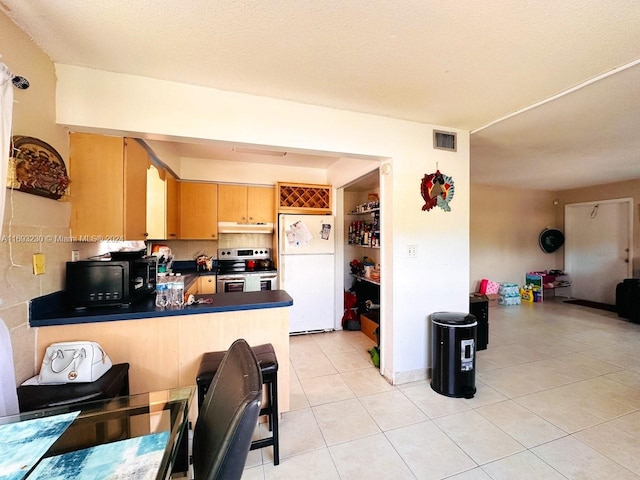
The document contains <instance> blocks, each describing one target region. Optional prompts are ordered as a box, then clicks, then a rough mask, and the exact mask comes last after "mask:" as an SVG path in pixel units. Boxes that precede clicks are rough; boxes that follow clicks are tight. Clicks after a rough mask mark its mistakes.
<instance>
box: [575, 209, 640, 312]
mask: <svg viewBox="0 0 640 480" xmlns="http://www.w3.org/2000/svg"><path fill="white" fill-rule="evenodd" d="M632 209H633V203H632V201H631V199H618V200H606V201H601V202H589V203H576V204H568V205H566V206H565V231H566V232H565V233H566V243H565V270H566V272H567V273H568V274H569V275H570V278H571V295H572V296H573V297H575V298H579V299H582V300H589V301H592V302H599V303H606V304H609V305H614V304H615V303H616V301H615V293H616V285H617V284H618V283H619V282H621V281H622V280H623V279H624V278H629V277H631V262H630V259H631V258H633V257H632V252H631V245H632V241H631V238H632V233H633V232H632V230H631V229H632V218H633V216H632V214H633V212H632Z"/></svg>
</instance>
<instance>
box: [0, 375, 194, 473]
mask: <svg viewBox="0 0 640 480" xmlns="http://www.w3.org/2000/svg"><path fill="white" fill-rule="evenodd" d="M194 393H195V387H182V388H175V389H169V390H161V391H156V392H149V393H142V394H138V395H129V396H120V397H116V398H112V399H106V400H99V401H94V402H86V403H76V404H73V405H67V406H64V407H57V408H47V409H43V410H35V411H31V412H25V413H21V414H18V415H12V416H6V417H0V480H5V479H6V480H20V479H23V478H24V479H29V480H35V479H47V480H58V479H59V480H62V479H70V478H73V479H78V480H85V479H86V480H89V479H90V480H99V479H101V478H114V479H115V478H118V479H119V478H122V479H125V478H126V479H130V478H135V479H167V478H170V477H171V475H172V472H176V471H179V472H182V471H184V472H186V471H187V469H188V453H187V451H186V449H187V425H188V415H189V408H190V406H191V403H192V400H193V398H194Z"/></svg>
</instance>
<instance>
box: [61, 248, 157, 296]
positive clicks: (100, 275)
mask: <svg viewBox="0 0 640 480" xmlns="http://www.w3.org/2000/svg"><path fill="white" fill-rule="evenodd" d="M157 262H158V260H157V258H156V257H148V258H136V259H132V260H102V261H101V260H81V261H78V262H67V274H66V285H65V291H66V293H67V299H68V302H69V304H70V306H71V307H73V308H79V307H92V306H107V305H110V306H113V305H115V306H122V305H129V304H131V303H132V302H135V301H136V300H138V299H140V298H142V297H144V296H147V295H151V294H153V293H155V291H156V274H157V268H158V264H157Z"/></svg>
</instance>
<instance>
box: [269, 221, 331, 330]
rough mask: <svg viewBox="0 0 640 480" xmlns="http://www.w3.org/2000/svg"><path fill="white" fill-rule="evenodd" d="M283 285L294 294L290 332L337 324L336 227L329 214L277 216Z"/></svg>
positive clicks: (279, 263)
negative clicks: (335, 296)
mask: <svg viewBox="0 0 640 480" xmlns="http://www.w3.org/2000/svg"><path fill="white" fill-rule="evenodd" d="M278 239H279V240H278V241H279V251H280V252H279V255H280V256H279V262H278V277H279V279H280V288H281V289H282V290H286V291H287V293H288V294H289V295H291V298H293V306H292V307H291V308H290V310H289V332H290V333H303V332H313V331H319V330H333V329H334V328H335V318H334V316H335V299H334V295H335V287H334V285H335V261H334V259H335V255H334V253H335V229H334V217H333V216H330V215H287V214H281V215H279V217H278Z"/></svg>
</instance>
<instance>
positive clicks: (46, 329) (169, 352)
mask: <svg viewBox="0 0 640 480" xmlns="http://www.w3.org/2000/svg"><path fill="white" fill-rule="evenodd" d="M201 297H202V298H209V299H211V300H212V302H213V303H210V304H206V303H205V304H196V305H190V306H187V307H184V308H182V309H172V308H167V309H161V308H157V307H155V304H154V302H153V301H152V299H149V301H147V302H142V303H141V304H136V305H132V306H131V307H128V308H118V307H113V308H111V307H103V308H98V309H87V310H81V311H78V310H72V309H68V308H66V307H65V306H64V294H63V292H57V293H54V294H51V295H47V296H45V297H39V298H35V299H33V300H32V301H31V306H30V312H29V324H30V325H31V326H32V327H39V328H38V334H37V341H36V355H37V360H36V361H37V363H38V364H40V363H41V362H42V357H43V355H44V351H45V349H46V348H47V346H48V345H50V344H51V343H54V342H61V341H73V340H92V341H96V342H98V343H99V344H100V345H101V346H102V347H103V348H104V349H105V351H106V352H107V353H108V354H109V356H110V357H111V360H112V361H113V363H114V364H115V363H123V362H127V363H129V364H130V370H129V378H130V390H131V393H132V394H136V393H143V392H149V391H155V390H164V389H169V388H175V387H182V386H188V385H194V384H195V377H196V372H197V369H198V365H199V362H200V358H201V356H202V354H203V353H204V352H211V351H220V350H226V349H227V348H229V345H231V343H232V342H233V341H234V340H236V339H238V338H244V339H245V340H247V342H248V343H249V344H250V345H259V344H263V343H271V344H272V345H273V348H274V349H275V352H276V355H277V357H278V363H279V365H280V368H279V371H278V376H279V381H278V383H279V384H280V388H279V391H278V393H279V395H278V402H279V406H280V411H281V412H285V411H287V410H288V409H289V307H290V306H291V305H292V304H293V300H292V299H291V297H290V296H289V295H288V294H287V293H286V292H285V291H283V290H274V291H260V292H239V293H221V294H211V295H202V296H201Z"/></svg>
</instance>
